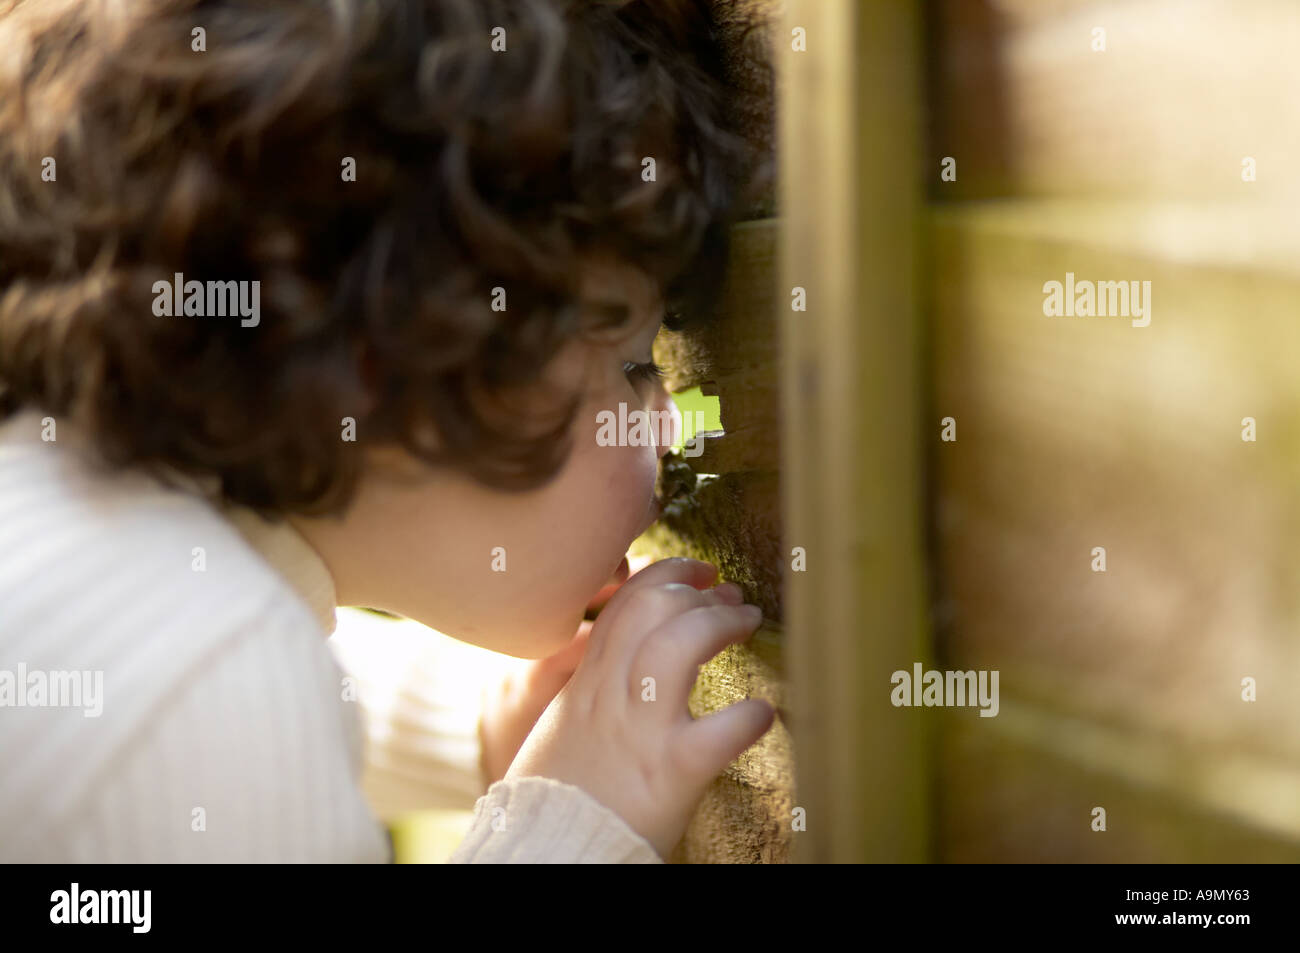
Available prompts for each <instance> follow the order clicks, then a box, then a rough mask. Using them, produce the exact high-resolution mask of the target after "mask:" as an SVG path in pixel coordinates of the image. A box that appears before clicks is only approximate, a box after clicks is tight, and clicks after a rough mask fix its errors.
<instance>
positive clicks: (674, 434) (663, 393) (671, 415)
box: [652, 387, 682, 460]
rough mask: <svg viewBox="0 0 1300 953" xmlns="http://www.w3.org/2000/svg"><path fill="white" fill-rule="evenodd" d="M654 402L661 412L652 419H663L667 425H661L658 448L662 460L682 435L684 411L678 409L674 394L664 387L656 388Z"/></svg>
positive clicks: (655, 407) (657, 409)
mask: <svg viewBox="0 0 1300 953" xmlns="http://www.w3.org/2000/svg"><path fill="white" fill-rule="evenodd" d="M654 402H655V406H654V409H655V410H656V411H659V414H658V415H657V416H655V417H654V418H652V419H654V420H660V421H663V423H664V424H665V425H666V426H663V427H661V432H660V435H659V441H658V443H659V445H658V447H657V448H656V449H657V451H658V454H659V458H660V459H661V460H662V459H663V458H664V456H665V455H666V454H667V453H668V451H669V450H671V449H672V448H673V444H675V443H676V442H677V441H678V439H679V438H680V437H681V434H682V413H681V411H680V410H678V409H677V402H676V401H675V400H673V398H672V395H671V394H669V393H668V391H667V390H665V389H664V388H663V387H658V388H656V389H655V395H654ZM663 431H668V432H667V433H665V432H663Z"/></svg>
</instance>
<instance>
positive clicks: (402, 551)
mask: <svg viewBox="0 0 1300 953" xmlns="http://www.w3.org/2000/svg"><path fill="white" fill-rule="evenodd" d="M634 287H641V286H637V285H635V284H634ZM633 304H634V308H635V309H636V313H637V320H636V322H635V324H632V325H629V326H628V331H627V335H626V336H625V337H623V338H621V339H620V340H618V341H616V342H611V343H607V344H605V343H602V344H592V343H589V342H577V341H575V342H571V343H570V344H569V345H568V346H567V347H566V348H565V350H564V351H563V352H562V353H561V354H560V356H559V357H558V358H557V359H556V360H555V361H554V362H553V363H552V364H551V365H549V366H548V368H547V376H548V378H550V379H553V380H557V381H565V382H568V384H569V385H570V386H571V387H572V386H573V384H574V383H575V382H577V381H580V380H582V379H583V377H584V375H586V376H587V378H588V381H589V388H588V391H587V393H586V397H585V402H584V404H583V406H582V407H581V408H580V410H579V411H578V413H577V415H576V416H575V418H574V422H573V428H574V433H575V439H574V442H573V450H572V453H571V455H570V457H569V458H568V460H567V462H566V463H565V465H564V467H563V468H562V469H561V470H560V472H559V474H558V475H557V476H556V478H555V479H554V480H553V481H552V482H551V483H549V484H547V485H546V486H544V487H543V488H541V489H539V490H535V491H531V492H528V493H522V494H512V493H504V492H499V491H495V490H490V489H487V488H485V487H482V486H479V485H478V484H476V483H474V482H473V481H472V480H471V479H470V478H468V477H465V476H462V475H460V474H456V473H452V472H449V471H442V470H437V471H435V470H432V469H429V468H424V472H425V474H426V475H427V479H425V480H423V481H422V482H421V483H420V484H419V485H417V486H408V485H403V484H400V483H396V482H393V481H391V480H386V479H384V478H382V477H379V476H368V477H365V478H363V480H362V485H361V488H360V490H359V493H358V496H357V499H356V501H355V503H354V505H353V506H352V508H351V509H350V510H349V511H348V513H347V514H345V516H344V517H343V519H342V521H341V522H340V521H338V520H329V519H299V518H295V519H294V520H293V522H294V525H295V526H297V527H298V528H299V529H300V530H301V531H302V533H303V535H304V536H306V537H307V539H308V540H309V541H310V542H311V543H312V544H313V546H315V548H316V549H317V551H318V552H319V553H320V554H321V556H322V557H323V558H324V560H325V562H326V564H327V565H328V566H329V568H330V571H331V573H332V575H333V576H334V582H335V586H336V588H337V595H338V599H339V603H340V604H342V605H368V606H373V607H376V608H383V609H388V610H390V611H393V612H398V613H401V614H402V615H406V616H409V617H410V618H413V619H416V620H418V621H420V622H423V623H425V624H426V625H429V626H430V627H432V628H436V629H438V630H439V631H440V632H444V633H446V634H447V635H451V636H453V637H455V638H458V639H461V640H463V641H465V642H471V643H473V644H475V645H480V646H483V647H484V648H488V649H493V650H495V651H499V652H504V653H506V654H509V655H515V656H518V657H521V658H542V657H545V656H547V655H551V654H554V653H555V652H557V651H559V650H560V649H561V648H563V647H564V646H565V644H567V642H568V641H569V640H570V639H571V638H572V637H573V635H574V634H575V632H576V631H577V628H578V624H579V622H581V620H582V617H583V615H584V613H585V611H586V607H587V603H588V602H589V601H590V600H591V599H592V598H593V597H594V596H595V595H596V593H597V592H598V591H599V590H600V588H601V587H602V586H603V585H604V584H605V582H606V581H608V580H609V579H610V577H611V576H612V575H613V574H614V573H615V572H616V571H617V570H618V569H619V568H620V563H621V561H622V557H623V555H624V553H625V552H626V551H627V547H628V545H629V544H630V543H631V541H632V540H633V539H635V538H636V537H637V536H638V535H640V534H641V533H642V532H643V531H644V530H645V529H646V528H647V527H648V526H649V524H650V523H651V522H652V521H653V520H654V519H655V518H656V516H657V509H656V508H655V500H654V486H655V479H656V476H657V473H658V463H659V458H660V457H661V456H663V454H664V453H666V452H667V444H666V442H665V439H664V438H665V437H667V436H668V434H666V433H664V432H663V431H660V432H659V433H657V434H656V440H657V441H658V442H659V444H660V445H659V446H653V445H644V446H601V445H599V444H598V443H597V431H598V430H599V429H600V425H599V423H598V418H597V415H598V413H599V412H600V411H606V410H607V411H611V412H612V413H613V414H614V419H615V420H616V421H617V420H618V419H619V414H620V410H619V404H620V403H622V404H624V405H626V406H625V409H624V412H623V416H626V415H628V414H630V413H631V412H632V411H634V410H653V411H660V412H667V413H670V414H671V415H673V420H674V426H680V419H679V418H677V416H676V413H677V412H676V408H675V406H674V405H673V402H672V399H671V397H669V396H668V394H667V392H666V391H665V390H664V389H663V387H662V385H659V384H654V383H647V382H644V381H637V380H630V379H629V378H628V376H627V373H626V371H625V369H624V365H625V364H626V363H627V362H636V363H644V362H648V361H649V360H650V358H651V344H652V342H653V341H654V338H655V336H656V334H657V332H658V330H659V326H660V323H661V319H662V305H661V303H660V302H659V300H658V298H657V297H654V296H650V295H646V294H644V293H643V294H642V296H641V299H640V300H634V301H633ZM629 430H630V425H629ZM498 547H500V549H498ZM502 570H503V571H502Z"/></svg>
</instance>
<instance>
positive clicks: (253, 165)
mask: <svg viewBox="0 0 1300 953" xmlns="http://www.w3.org/2000/svg"><path fill="white" fill-rule="evenodd" d="M723 58H724V51H723V50H722V49H721V45H720V40H719V32H718V24H717V23H716V21H715V15H714V13H713V10H712V5H711V4H710V3H709V2H708V0H634V2H630V3H619V2H598V0H568V2H563V0H509V2H507V0H422V2H421V0H368V2H362V0H332V2H326V0H320V2H304V0H292V2H289V0H229V2H194V0H138V2H132V3H120V4H119V3H99V2H86V0H0V764H3V765H4V770H3V771H0V860H4V861H33V860H35V861H72V862H97V861H176V860H181V861H228V860H230V861H233V860H264V861H303V860H312V861H384V860H386V859H389V857H390V853H389V845H388V844H387V842H386V840H385V837H384V834H383V832H382V829H381V827H380V825H379V824H378V822H377V821H376V820H375V818H374V817H373V816H372V815H371V813H370V810H369V808H368V807H367V805H366V803H365V800H364V798H363V796H362V793H361V789H360V787H359V783H358V774H359V770H360V761H361V753H362V752H361V735H360V729H359V723H358V715H357V713H356V709H355V704H354V703H353V702H351V701H348V700H346V699H345V697H344V696H345V694H346V693H345V691H344V690H343V687H342V686H343V682H344V678H343V673H342V672H341V671H340V670H339V668H338V666H337V665H336V663H335V662H334V660H333V658H332V656H331V654H330V652H329V648H328V646H327V645H326V643H325V639H326V637H327V636H328V635H329V633H330V632H331V631H332V629H333V626H334V607H335V606H336V605H361V606H370V607H376V608H383V609H386V610H389V611H392V612H395V613H399V614H402V615H405V616H408V617H410V618H413V619H416V620H418V621H420V622H423V623H425V624H427V625H429V626H432V627H434V628H436V629H438V630H440V631H442V632H445V633H447V634H449V635H453V636H455V637H457V638H459V639H462V640H464V641H466V642H470V643H473V644H476V645H480V646H483V647H485V648H489V649H493V650H496V651H499V652H503V653H507V654H509V655H513V656H517V657H520V658H528V659H542V658H546V657H556V658H561V659H564V660H567V663H568V664H569V665H570V667H572V665H574V664H576V671H574V672H573V675H572V677H571V678H569V679H568V680H567V682H566V683H564V684H563V686H562V689H560V690H558V694H557V689H558V688H559V686H558V685H556V684H554V683H552V684H549V685H547V684H546V683H545V680H539V682H538V684H537V685H536V686H534V688H533V691H532V693H531V695H529V696H528V697H526V698H525V699H524V700H523V701H522V702H521V703H520V706H519V709H518V710H517V711H514V712H507V713H500V712H498V713H496V715H497V717H496V718H495V719H494V720H493V722H492V724H493V726H494V729H493V731H492V732H491V733H489V736H488V738H487V740H485V744H490V745H492V746H493V749H494V755H495V757H496V758H497V759H498V761H500V762H501V763H508V764H509V768H508V770H507V771H506V772H505V776H504V778H502V780H499V781H496V782H495V783H493V784H492V785H491V787H490V788H488V790H487V793H486V794H485V795H484V796H483V797H482V798H480V799H479V801H478V804H477V805H476V811H475V815H474V822H473V826H472V828H471V830H470V832H469V835H468V836H467V838H466V839H465V841H464V843H463V844H462V845H461V847H460V848H459V850H458V851H457V852H456V855H455V856H454V858H453V859H454V860H455V861H459V862H485V861H531V862H565V861H583V862H587V861H591V862H658V861H660V860H661V859H663V858H666V857H667V856H668V855H669V853H670V852H671V850H672V848H673V847H674V845H675V844H676V843H677V841H678V840H679V839H680V837H681V836H682V834H683V832H684V831H685V828H686V825H687V822H688V820H689V818H690V816H691V814H692V811H693V809H694V807H695V805H696V803H697V801H698V799H699V798H700V796H701V795H702V793H703V792H704V789H705V788H706V787H707V785H708V784H709V782H710V781H711V780H712V779H713V778H714V777H715V776H716V775H717V774H718V773H720V772H721V771H722V770H723V768H724V767H725V766H726V765H727V764H728V763H729V762H731V761H732V760H733V759H735V758H736V757H737V756H738V755H739V754H740V753H741V752H742V751H744V750H745V749H746V748H747V747H749V746H750V745H751V744H753V743H754V742H755V741H756V740H758V739H759V738H760V737H761V736H762V735H763V734H764V732H766V731H767V729H768V728H769V726H770V725H771V722H772V719H773V713H772V710H771V708H770V707H769V706H768V705H767V704H766V703H765V702H761V701H757V700H754V701H747V702H743V703H740V704H736V705H733V706H731V707H730V708H728V709H726V710H724V711H722V712H718V713H716V714H713V715H710V716H707V717H705V718H701V719H699V720H693V719H692V718H691V716H690V714H689V711H688V709H687V703H686V702H687V696H688V694H689V692H690V689H691V687H692V684H693V682H694V679H695V675H696V671H697V666H699V665H700V664H702V663H704V662H705V661H706V660H708V659H709V658H711V657H712V656H713V655H715V654H717V653H718V652H719V651H721V650H722V649H723V648H724V647H725V646H726V645H727V644H729V643H732V642H736V641H739V640H743V639H746V638H748V637H749V635H751V634H752V633H753V631H754V630H755V629H756V627H757V625H758V622H759V612H758V610H757V609H756V607H753V606H746V605H743V604H742V598H741V594H740V591H739V589H738V588H737V587H735V586H734V585H730V584H728V585H717V586H715V585H714V583H715V577H716V570H715V569H714V568H713V567H711V566H708V565H705V564H702V563H698V562H695V561H692V560H685V559H670V560H665V561H662V562H658V563H655V564H653V565H651V566H649V567H647V568H645V569H643V570H642V571H640V572H638V573H637V574H636V575H635V576H633V577H631V578H630V579H626V573H627V567H626V563H625V561H624V560H623V556H624V553H625V550H626V548H627V546H628V544H629V543H630V542H631V540H633V539H634V538H635V537H636V536H638V535H639V534H640V533H641V532H643V531H644V530H645V529H646V528H647V526H649V524H650V523H651V522H652V521H653V520H654V519H655V518H656V516H657V513H658V508H657V503H656V500H655V497H654V487H655V480H656V473H657V465H658V462H659V459H660V457H661V456H662V455H663V453H664V446H663V445H664V443H665V441H664V439H663V434H660V435H659V437H660V440H659V445H658V446H655V445H630V446H603V445H601V442H600V441H598V440H597V438H596V437H597V431H598V429H599V424H598V414H600V412H601V411H603V410H611V411H614V412H615V413H617V412H618V411H619V408H620V405H624V406H623V410H624V411H625V412H626V411H628V410H631V409H640V410H648V411H658V412H660V413H662V414H666V415H671V414H672V404H671V400H670V398H669V397H668V395H667V394H666V392H665V391H664V389H663V387H662V385H661V384H660V383H659V381H658V379H657V378H656V376H655V371H656V369H655V368H654V366H653V362H652V360H651V344H652V342H653V340H654V339H655V336H656V334H657V332H658V330H659V328H660V326H661V324H663V323H665V321H667V322H668V323H669V325H670V326H673V327H678V326H682V325H684V324H685V323H686V322H687V321H690V320H701V319H706V318H707V313H708V307H709V302H710V301H711V300H712V296H713V295H714V294H715V293H716V290H717V279H718V277H719V272H720V270H721V265H722V262H723V260H724V256H725V252H726V235H727V229H728V227H729V225H730V223H731V221H732V220H734V218H735V217H736V211H737V209H738V208H740V207H741V205H742V203H743V202H744V201H746V196H747V195H749V194H750V193H749V192H747V191H746V188H745V187H746V185H747V184H751V183H754V182H756V181H761V180H762V176H761V175H756V172H758V173H762V174H770V169H766V170H764V169H760V168H759V166H760V164H761V162H760V160H759V159H758V158H757V154H756V152H755V150H753V149H752V148H751V147H750V146H749V144H748V143H746V142H745V141H744V139H743V137H741V136H739V135H737V133H736V130H735V128H734V127H733V126H732V124H731V123H730V122H729V120H728V109H727V101H728V99H727V98H728V96H729V95H730V90H729V86H728V82H727V79H726V71H725V69H724V64H723ZM615 587H617V589H616V591H614V592H613V595H612V597H611V598H609V601H608V603H607V604H606V605H605V607H604V609H603V610H602V611H601V612H600V614H599V616H598V618H597V619H596V621H595V623H594V625H591V624H582V620H583V616H584V612H585V610H586V608H587V606H588V604H589V603H590V602H591V601H592V599H593V597H594V596H596V595H597V593H599V592H602V591H604V592H605V594H606V595H608V593H609V591H610V590H612V589H614V588H615ZM647 678H652V679H653V680H654V685H655V692H654V700H653V701H650V700H646V698H647V696H646V694H645V685H646V684H648V683H647V682H645V679H647ZM552 695H553V696H554V697H553V698H551V696H552ZM530 706H532V707H531V709H530ZM542 708H544V709H545V710H544V713H543V714H542V715H541V717H540V719H539V720H538V721H537V723H536V725H535V726H534V725H532V724H531V717H532V716H531V715H529V716H527V717H524V718H522V719H520V718H519V713H520V712H521V711H522V712H528V711H530V710H531V711H532V712H533V713H534V714H535V713H536V711H538V710H541V709H542ZM512 719H513V721H512ZM524 735H526V740H524V738H523V736H524ZM521 742H522V746H521V744H520V743H521ZM515 749H518V751H517V754H515Z"/></svg>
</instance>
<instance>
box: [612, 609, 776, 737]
mask: <svg viewBox="0 0 1300 953" xmlns="http://www.w3.org/2000/svg"><path fill="white" fill-rule="evenodd" d="M761 621H762V616H761V615H760V614H759V612H758V611H757V609H756V608H755V607H754V606H735V605H726V604H724V605H717V604H714V605H703V606H700V607H698V608H695V609H691V610H689V611H687V612H683V613H682V614H681V615H679V616H678V617H677V618H675V619H673V620H671V621H670V622H668V623H667V624H666V625H664V626H663V627H662V628H661V629H660V630H659V631H658V632H654V633H651V634H650V635H649V636H648V637H647V638H646V640H645V641H644V642H643V643H642V644H641V647H640V649H639V651H638V652H637V654H636V656H635V658H634V659H633V662H632V667H631V668H632V670H631V672H630V673H629V674H630V676H631V679H632V682H633V684H634V685H635V684H640V681H641V679H642V678H643V677H645V676H646V675H655V674H657V675H658V676H659V682H660V683H661V684H662V687H661V688H660V691H659V695H660V700H661V701H662V702H663V703H664V706H665V710H666V711H668V712H671V713H674V714H675V713H676V712H680V711H683V710H685V709H686V706H687V702H688V700H689V698H690V693H691V689H692V688H693V687H694V685H695V680H696V675H697V673H698V671H699V668H700V666H701V665H703V664H704V663H706V662H708V661H709V659H711V658H713V657H714V656H715V655H717V654H718V653H719V652H721V651H722V650H723V649H725V648H726V647H727V646H728V645H732V644H735V643H739V642H744V641H745V640H746V639H748V638H749V637H750V636H752V635H753V634H754V632H755V630H756V629H757V628H758V626H759V623H760V622H761Z"/></svg>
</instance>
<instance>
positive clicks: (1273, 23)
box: [924, 0, 1300, 201]
mask: <svg viewBox="0 0 1300 953" xmlns="http://www.w3.org/2000/svg"><path fill="white" fill-rule="evenodd" d="M928 9H929V10H930V12H931V14H932V15H931V17H930V19H929V23H930V31H929V35H930V50H931V56H930V64H931V69H930V101H931V110H930V122H929V135H928V139H929V141H928V145H927V150H926V152H927V154H926V156H925V159H924V175H925V181H926V182H927V183H929V185H930V194H931V195H932V197H934V198H935V199H937V200H941V201H951V200H960V199H970V198H986V197H997V196H1048V195H1055V196H1063V195H1105V196H1109V197H1112V198H1115V197H1121V196H1129V197H1133V196H1150V197H1162V198H1176V197H1195V196H1220V197H1231V196H1237V195H1240V194H1241V193H1242V190H1244V189H1249V190H1255V191H1259V192H1264V193H1268V194H1271V195H1290V196H1292V197H1293V198H1294V196H1295V195H1296V189H1297V180H1296V176H1295V175H1294V172H1295V163H1296V156H1297V155H1300V70H1297V69H1296V68H1295V54H1296V50H1297V49H1300V5H1298V4H1296V3H1293V2H1292V0H1249V2H1230V0H1145V2H1130V0H1108V2H1097V0H1067V2H1040V0H939V2H934V3H931V4H930V5H929V7H928ZM1094 28H1101V29H1104V30H1105V41H1106V49H1105V51H1104V52H1095V51H1094V50H1093V49H1092V40H1093V34H1092V31H1093V29H1094ZM944 156H952V157H954V158H956V160H957V180H956V181H955V182H941V181H940V179H939V168H940V160H941V159H942V158H943V157H944ZM1246 156H1251V157H1253V158H1254V159H1255V160H1256V164H1257V181H1255V182H1254V183H1250V184H1246V183H1243V182H1242V180H1241V170H1242V165H1241V163H1242V159H1243V157H1246Z"/></svg>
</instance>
